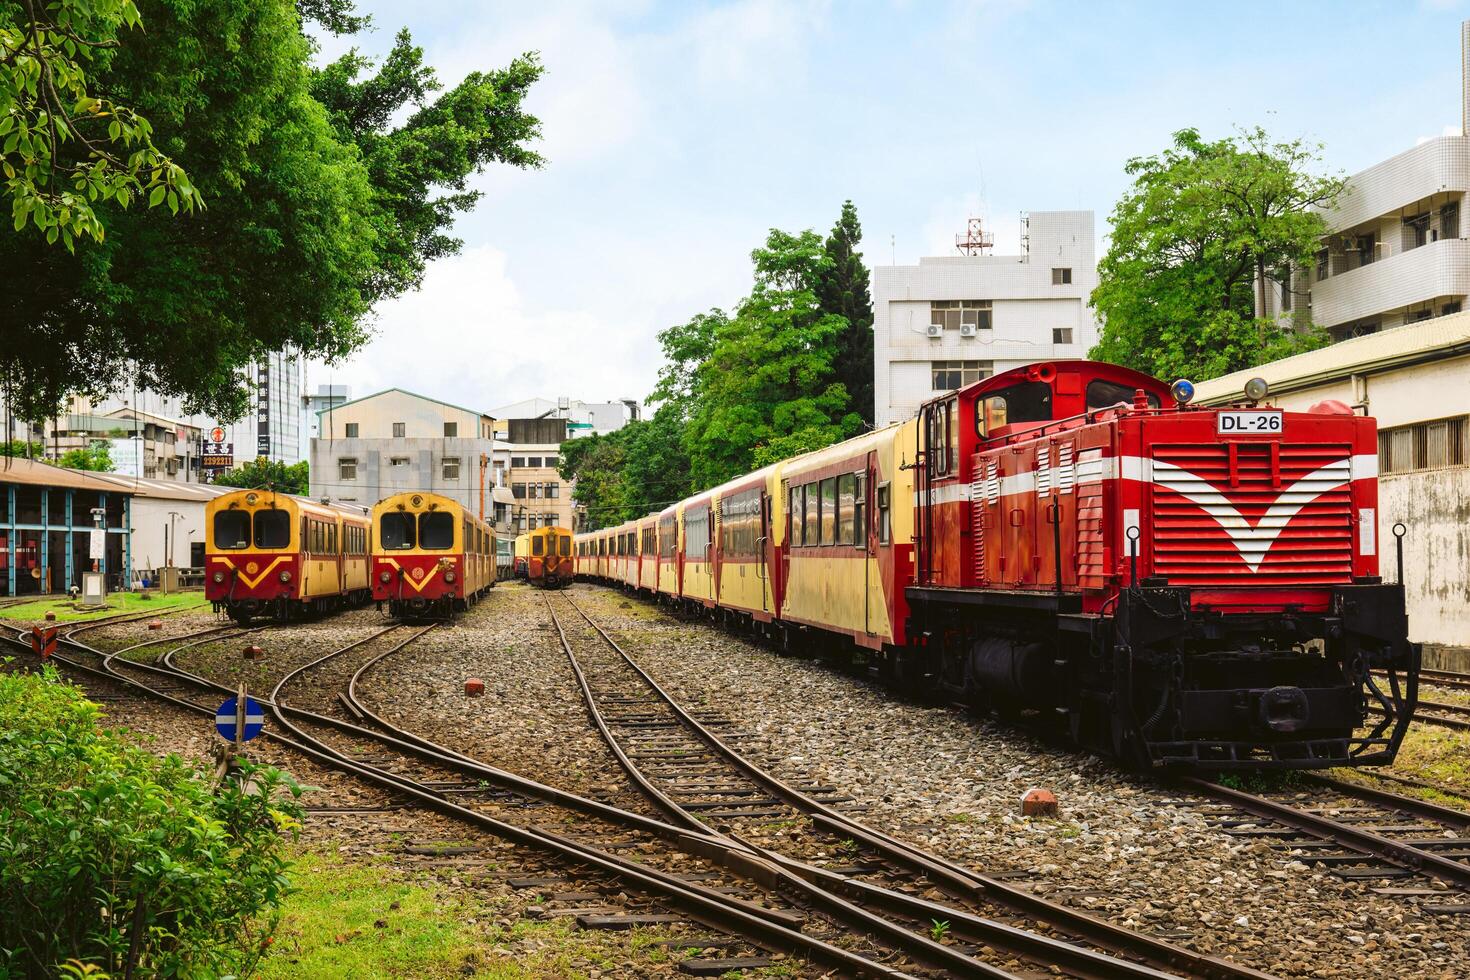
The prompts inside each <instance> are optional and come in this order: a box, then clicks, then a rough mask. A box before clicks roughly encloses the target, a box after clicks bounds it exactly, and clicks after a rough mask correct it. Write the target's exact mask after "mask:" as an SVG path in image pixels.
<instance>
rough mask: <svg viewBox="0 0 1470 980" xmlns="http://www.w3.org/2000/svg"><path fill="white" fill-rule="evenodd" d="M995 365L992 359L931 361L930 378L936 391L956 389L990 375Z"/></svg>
mask: <svg viewBox="0 0 1470 980" xmlns="http://www.w3.org/2000/svg"><path fill="white" fill-rule="evenodd" d="M994 367H995V365H994V363H993V362H991V361H930V362H929V378H930V381H931V382H932V384H933V388H934V390H935V391H954V390H956V389H958V388H963V387H964V386H965V385H967V384H973V383H974V382H976V381H982V380H984V379H985V378H988V377H990V375H991V374H992V373H993V371H994Z"/></svg>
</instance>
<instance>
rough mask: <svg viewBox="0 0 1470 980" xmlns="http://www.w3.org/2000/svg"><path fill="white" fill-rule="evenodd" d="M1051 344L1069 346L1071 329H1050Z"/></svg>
mask: <svg viewBox="0 0 1470 980" xmlns="http://www.w3.org/2000/svg"><path fill="white" fill-rule="evenodd" d="M1051 342H1052V343H1054V344H1070V343H1071V342H1072V328H1071V327H1052V328H1051Z"/></svg>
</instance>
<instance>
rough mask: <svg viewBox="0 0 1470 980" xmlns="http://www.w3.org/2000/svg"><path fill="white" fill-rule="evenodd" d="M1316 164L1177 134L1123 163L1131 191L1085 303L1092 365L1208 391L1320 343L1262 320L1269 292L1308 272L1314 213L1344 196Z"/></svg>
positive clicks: (1317, 230) (1302, 326)
mask: <svg viewBox="0 0 1470 980" xmlns="http://www.w3.org/2000/svg"><path fill="white" fill-rule="evenodd" d="M1319 153H1320V147H1318V146H1316V145H1313V144H1309V143H1306V142H1304V141H1302V140H1291V141H1287V142H1277V141H1273V140H1272V139H1271V138H1270V137H1269V136H1268V135H1267V134H1266V132H1265V131H1264V130H1262V129H1260V128H1256V129H1251V130H1243V131H1242V132H1240V133H1239V134H1238V136H1236V137H1227V138H1224V139H1220V140H1216V141H1214V142H1209V141H1206V140H1204V139H1203V138H1202V137H1201V136H1200V134H1199V133H1198V131H1196V130H1193V129H1185V130H1180V131H1179V132H1177V133H1175V134H1174V143H1173V146H1171V147H1170V148H1169V149H1167V150H1165V151H1164V152H1163V153H1160V154H1157V155H1155V156H1150V157H1138V158H1135V159H1132V160H1130V161H1128V164H1127V167H1126V168H1125V169H1126V171H1127V173H1128V174H1129V176H1131V177H1132V178H1133V186H1132V187H1131V188H1130V189H1129V191H1128V192H1127V193H1126V194H1124V196H1123V198H1122V199H1121V200H1120V201H1119V202H1118V204H1117V206H1116V207H1115V208H1114V210H1113V215H1112V225H1113V232H1112V238H1111V242H1110V244H1109V247H1108V251H1107V254H1106V255H1104V256H1103V260H1102V262H1101V263H1100V264H1099V267H1098V286H1097V288H1096V289H1095V290H1094V291H1093V293H1092V304H1093V306H1094V308H1096V309H1097V311H1098V313H1099V314H1100V315H1101V317H1102V319H1103V330H1102V336H1101V338H1100V340H1099V343H1098V345H1097V347H1095V348H1094V349H1093V351H1092V355H1091V356H1093V357H1095V358H1098V359H1100V360H1105V361H1112V362H1114V363H1117V364H1125V365H1127V366H1129V367H1133V368H1137V369H1138V370H1141V371H1145V372H1147V373H1149V374H1152V375H1154V376H1156V377H1161V378H1171V377H1191V378H1199V379H1204V378H1211V377H1216V376H1218V375H1221V374H1225V373H1228V372H1230V371H1235V370H1240V369H1242V368H1247V367H1252V366H1254V365H1257V364H1261V363H1264V362H1266V361H1269V360H1272V359H1275V358H1277V357H1282V356H1285V355H1287V354H1292V353H1296V352H1298V351H1301V350H1306V349H1309V348H1311V347H1314V346H1318V345H1320V344H1321V343H1323V342H1324V337H1323V335H1322V333H1321V331H1319V330H1316V329H1314V328H1313V327H1312V326H1311V324H1310V323H1309V322H1307V318H1306V317H1305V316H1302V315H1301V314H1297V315H1296V316H1295V317H1293V318H1292V319H1291V320H1289V321H1288V320H1273V319H1270V318H1267V317H1266V316H1264V315H1263V313H1264V310H1265V308H1266V306H1265V302H1264V300H1265V290H1266V289H1267V288H1269V285H1270V284H1272V283H1277V284H1279V283H1290V281H1291V276H1292V270H1293V268H1300V267H1302V266H1305V265H1307V264H1308V263H1309V262H1310V260H1311V258H1312V256H1313V254H1314V253H1315V252H1316V250H1317V249H1318V248H1319V247H1320V242H1321V238H1322V235H1323V234H1324V233H1325V232H1326V222H1325V220H1324V219H1323V217H1322V215H1321V211H1322V210H1323V209H1327V208H1330V207H1331V206H1332V204H1333V203H1334V202H1335V201H1336V199H1337V197H1338V195H1339V194H1340V193H1341V192H1342V188H1343V181H1342V180H1341V179H1340V178H1337V177H1328V176H1321V175H1318V174H1316V173H1315V172H1314V171H1315V169H1316V167H1317V166H1318V165H1319V163H1320V158H1319ZM1294 305H1296V306H1298V308H1300V305H1301V304H1294Z"/></svg>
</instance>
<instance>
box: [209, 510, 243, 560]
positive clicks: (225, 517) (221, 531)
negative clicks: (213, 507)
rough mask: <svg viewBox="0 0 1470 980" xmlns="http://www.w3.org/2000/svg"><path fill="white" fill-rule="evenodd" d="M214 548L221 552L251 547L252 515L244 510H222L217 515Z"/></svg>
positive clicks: (215, 517) (215, 516)
mask: <svg viewBox="0 0 1470 980" xmlns="http://www.w3.org/2000/svg"><path fill="white" fill-rule="evenodd" d="M214 546H215V547H216V548H219V549H220V550H221V551H238V550H240V549H241V548H248V547H250V514H249V513H248V512H246V511H243V510H222V511H220V512H219V513H217V514H215V515H214Z"/></svg>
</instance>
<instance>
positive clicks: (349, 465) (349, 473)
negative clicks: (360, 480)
mask: <svg viewBox="0 0 1470 980" xmlns="http://www.w3.org/2000/svg"><path fill="white" fill-rule="evenodd" d="M337 479H339V480H355V479H357V460H356V459H353V458H350V457H343V458H341V459H339V460H337Z"/></svg>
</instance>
